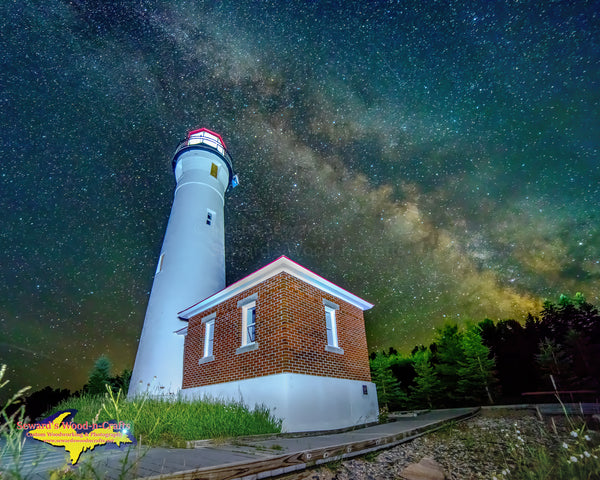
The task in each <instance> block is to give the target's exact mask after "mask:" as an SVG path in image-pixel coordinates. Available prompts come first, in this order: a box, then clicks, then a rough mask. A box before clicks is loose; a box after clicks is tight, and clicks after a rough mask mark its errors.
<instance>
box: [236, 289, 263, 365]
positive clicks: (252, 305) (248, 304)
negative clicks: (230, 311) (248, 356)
mask: <svg viewBox="0 0 600 480" xmlns="http://www.w3.org/2000/svg"><path fill="white" fill-rule="evenodd" d="M257 299H258V294H256V293H255V294H253V295H250V296H249V297H246V298H244V299H243V300H240V301H239V302H238V305H237V306H238V308H241V309H242V332H241V333H242V336H241V337H242V338H241V345H240V347H239V348H238V349H237V350H236V352H235V353H236V354H237V353H244V352H248V351H250V350H256V349H257V348H258V342H257V341H256V313H257V312H256V305H257ZM252 312H254V314H253V315H252ZM251 316H252V320H254V321H253V323H251V324H249V323H248V320H249V319H250V318H251ZM250 326H254V329H253V331H254V340H252V341H251V340H250V339H249V335H248V327H250Z"/></svg>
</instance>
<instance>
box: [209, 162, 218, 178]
mask: <svg viewBox="0 0 600 480" xmlns="http://www.w3.org/2000/svg"><path fill="white" fill-rule="evenodd" d="M210 174H211V175H212V176H213V177H215V178H217V175H218V174H219V167H218V166H217V165H215V164H214V163H211V165H210Z"/></svg>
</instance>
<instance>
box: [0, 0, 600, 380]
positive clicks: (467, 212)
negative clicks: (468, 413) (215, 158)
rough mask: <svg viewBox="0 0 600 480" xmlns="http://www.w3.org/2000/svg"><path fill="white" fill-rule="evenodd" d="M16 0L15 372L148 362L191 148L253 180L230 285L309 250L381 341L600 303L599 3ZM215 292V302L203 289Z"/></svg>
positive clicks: (231, 239)
mask: <svg viewBox="0 0 600 480" xmlns="http://www.w3.org/2000/svg"><path fill="white" fill-rule="evenodd" d="M122 3H123V4H121V2H117V1H116V0H113V1H103V0H95V1H84V0H72V1H63V2H60V1H58V0H44V1H35V2H33V1H24V2H23V1H5V2H2V4H1V6H0V19H1V20H0V22H2V27H1V30H0V40H1V41H0V56H1V58H2V68H1V70H0V82H1V83H0V86H1V88H0V98H1V102H2V103H1V105H2V109H1V112H2V113H1V115H2V129H1V133H0V135H2V160H1V163H0V175H1V176H0V205H1V206H2V212H3V215H2V220H1V222H2V229H1V233H0V245H1V249H2V252H3V255H4V257H3V260H2V263H1V265H2V268H1V269H0V363H8V365H9V369H10V378H11V379H12V380H13V384H14V385H15V386H16V385H26V384H30V385H33V386H34V388H38V387H41V386H44V385H52V386H55V387H67V388H71V389H74V388H79V387H80V386H81V385H82V384H83V383H84V381H85V379H86V377H87V375H88V372H89V369H90V368H91V366H92V364H93V361H94V360H95V359H96V358H97V357H98V356H99V355H100V354H102V353H106V354H108V356H109V357H110V358H111V359H112V360H113V362H114V364H115V369H116V370H121V369H123V368H131V367H132V366H133V360H134V356H135V351H136V348H137V340H138V338H139V334H140V332H141V326H142V321H143V317H144V312H145V307H146V302H147V299H148V294H149V289H150V286H151V283H152V276H153V273H154V269H155V265H156V261H157V257H158V252H159V250H160V246H161V242H162V235H163V233H164V229H165V226H166V222H167V219H168V215H169V210H170V205H171V199H172V194H173V187H174V179H173V174H172V171H171V170H170V168H171V167H170V161H171V156H172V154H173V151H174V148H175V146H176V145H177V142H178V141H179V140H180V139H181V138H182V137H183V136H184V135H185V133H186V132H187V131H188V130H190V129H192V128H194V127H200V126H205V127H208V128H210V129H212V130H215V131H217V132H219V133H221V134H222V135H223V137H224V139H225V141H226V142H227V144H228V147H229V149H230V151H231V153H232V155H233V157H234V161H235V165H236V170H237V171H238V173H239V177H240V181H241V185H240V187H238V188H236V189H235V190H233V191H232V192H231V193H230V194H229V196H228V198H227V204H226V218H227V220H226V236H227V238H226V250H227V259H226V263H227V279H228V282H232V281H235V280H237V279H239V278H241V277H242V276H244V275H247V274H248V273H250V272H252V271H254V270H255V269H257V268H259V267H261V266H262V265H264V264H265V263H267V262H268V261H271V260H273V259H275V258H277V257H278V256H280V255H283V254H284V255H287V256H289V257H290V258H292V259H293V260H295V261H297V262H299V263H301V264H302V265H304V266H306V267H307V268H310V269H312V270H314V271H315V272H317V273H319V274H320V275H322V276H324V277H326V278H328V279H329V280H331V281H333V282H335V283H337V284H339V285H341V286H343V287H344V288H347V289H349V290H350V291H352V292H353V293H355V294H357V295H359V296H361V297H362V298H365V299H366V300H368V301H370V302H372V303H374V304H375V305H376V306H375V308H373V309H372V310H371V311H369V312H367V315H366V323H367V335H368V342H369V347H370V349H372V350H375V349H381V348H387V347H389V346H392V345H393V346H395V347H397V348H400V349H410V348H412V347H413V346H414V345H415V344H418V343H428V342H429V341H430V340H431V337H432V333H433V329H434V328H435V327H438V326H440V325H441V324H442V323H443V322H444V321H446V320H452V321H460V322H463V321H466V320H474V321H479V320H482V319H483V318H486V317H488V318H492V319H501V318H516V319H522V318H523V317H524V315H525V314H526V313H527V312H532V313H536V312H537V311H539V308H540V306H541V303H542V302H543V300H544V299H546V298H548V299H553V300H556V298H557V296H558V295H559V294H560V293H562V292H565V293H571V294H574V293H575V292H576V291H581V292H583V293H584V294H585V296H586V298H587V299H588V300H589V301H590V302H592V303H595V304H598V296H599V295H600V291H599V283H598V279H599V278H600V226H599V225H600V218H599V217H600V215H599V208H598V207H599V204H600V194H599V185H598V181H599V179H600V167H599V158H598V157H599V155H598V149H599V144H600V134H599V133H598V132H599V130H598V125H600V118H599V117H600V114H599V111H600V110H599V104H600V88H599V85H598V81H599V80H598V79H599V78H600V72H599V70H600V67H599V66H600V58H599V57H600V53H599V52H600V45H599V34H598V32H599V31H600V29H599V26H600V25H599V15H598V13H597V12H598V11H600V5H599V4H598V2H591V1H590V2H585V1H579V2H560V1H557V2H546V1H544V2H522V3H521V2H513V1H499V2H488V1H485V2H483V1H482V2H475V3H473V2H468V3H465V4H464V5H463V4H461V3H459V2H408V1H407V2H383V1H381V2H346V1H339V2H283V1H281V2H256V1H233V0H232V1H222V2H204V3H202V2H193V1H184V0H172V1H144V0H142V1H140V2H135V3H133V2H122ZM199 300H200V299H199Z"/></svg>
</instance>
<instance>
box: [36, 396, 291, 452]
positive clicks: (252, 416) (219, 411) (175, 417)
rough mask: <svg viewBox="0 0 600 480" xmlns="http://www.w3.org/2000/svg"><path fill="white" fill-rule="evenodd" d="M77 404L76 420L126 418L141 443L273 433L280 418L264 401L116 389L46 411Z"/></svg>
mask: <svg viewBox="0 0 600 480" xmlns="http://www.w3.org/2000/svg"><path fill="white" fill-rule="evenodd" d="M73 409H75V410H77V411H78V413H77V415H76V416H75V421H76V422H77V423H85V422H86V421H87V422H90V423H93V422H95V423H98V422H104V421H108V420H117V421H123V422H124V423H126V424H130V425H131V428H132V432H133V434H134V435H135V437H136V439H137V440H138V442H139V441H140V440H141V441H142V442H143V443H144V444H145V445H170V446H183V444H185V442H186V441H189V440H202V439H208V438H225V437H236V436H242V435H258V434H266V433H278V432H280V431H281V421H280V420H278V419H275V418H274V417H273V416H271V414H270V412H269V411H268V410H267V409H266V408H263V407H256V408H255V409H253V410H250V409H249V408H247V407H246V406H245V405H243V404H241V403H224V402H220V401H216V400H210V399H205V400H200V401H185V400H181V399H178V400H164V399H155V398H148V397H142V398H140V399H137V400H134V401H130V400H127V399H125V398H123V397H122V396H121V392H119V393H117V394H114V393H113V392H112V391H110V390H109V392H108V393H107V394H106V395H104V396H102V395H100V396H91V395H83V396H81V397H78V398H70V399H67V400H65V401H63V402H61V403H60V404H59V405H57V406H56V407H54V409H53V410H52V411H51V412H49V413H48V414H50V413H54V412H58V411H61V410H73Z"/></svg>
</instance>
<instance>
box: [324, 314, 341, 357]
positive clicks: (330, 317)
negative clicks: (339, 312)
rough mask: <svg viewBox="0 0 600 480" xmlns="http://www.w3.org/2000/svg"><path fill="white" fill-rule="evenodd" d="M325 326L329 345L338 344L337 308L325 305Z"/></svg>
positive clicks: (335, 345) (334, 345)
mask: <svg viewBox="0 0 600 480" xmlns="http://www.w3.org/2000/svg"><path fill="white" fill-rule="evenodd" d="M325 328H327V345H329V346H331V347H337V346H338V340H337V326H336V324H335V310H334V309H333V308H329V307H325Z"/></svg>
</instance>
